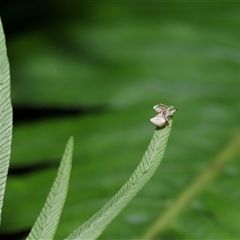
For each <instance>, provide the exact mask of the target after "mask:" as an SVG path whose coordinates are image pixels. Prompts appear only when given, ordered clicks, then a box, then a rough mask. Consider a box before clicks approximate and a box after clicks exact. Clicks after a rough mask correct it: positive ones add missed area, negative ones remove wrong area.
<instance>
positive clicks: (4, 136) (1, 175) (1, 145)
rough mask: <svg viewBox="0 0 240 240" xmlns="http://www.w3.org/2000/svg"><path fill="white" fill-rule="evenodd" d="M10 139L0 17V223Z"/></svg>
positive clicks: (5, 58) (8, 106) (4, 46)
mask: <svg viewBox="0 0 240 240" xmlns="http://www.w3.org/2000/svg"><path fill="white" fill-rule="evenodd" d="M11 141H12V105H11V99H10V73H9V63H8V58H7V50H6V45H5V37H4V33H3V28H2V22H1V18H0V224H1V215H2V206H3V197H4V192H5V187H6V181H7V173H8V168H9V162H10V153H11Z"/></svg>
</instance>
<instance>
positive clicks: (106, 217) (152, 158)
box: [65, 120, 172, 240]
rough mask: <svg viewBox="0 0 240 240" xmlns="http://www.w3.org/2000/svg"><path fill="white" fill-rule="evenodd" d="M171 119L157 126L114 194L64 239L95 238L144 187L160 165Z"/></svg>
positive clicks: (89, 239)
mask: <svg viewBox="0 0 240 240" xmlns="http://www.w3.org/2000/svg"><path fill="white" fill-rule="evenodd" d="M171 127H172V120H170V123H169V125H168V126H167V127H165V128H163V129H159V128H157V129H156V130H155V132H154V135H153V137H152V140H151V142H150V144H149V146H148V148H147V150H146V152H145V154H144V156H143V159H142V161H141V162H140V163H139V165H138V166H137V168H136V170H135V171H134V172H133V174H132V175H131V177H130V179H129V180H128V181H127V182H126V183H125V184H124V185H123V186H122V188H121V189H120V190H119V191H118V192H117V193H116V194H115V196H114V197H113V198H112V199H111V200H110V201H109V202H108V203H107V204H106V205H105V206H103V208H101V209H100V210H99V211H98V212H97V213H95V214H94V215H93V216H92V217H91V218H90V219H89V220H87V221H86V222H85V223H84V224H83V225H81V226H79V227H78V228H77V229H75V230H74V231H73V232H72V233H71V234H70V235H69V236H68V237H67V238H65V240H70V239H88V240H91V239H96V238H97V237H98V236H100V234H101V233H102V232H103V230H104V229H105V228H106V227H107V225H108V224H109V223H110V222H111V221H112V220H113V219H114V218H115V217H116V216H117V215H118V214H119V213H120V212H121V211H122V209H123V208H124V207H125V206H126V205H127V204H128V203H129V202H130V201H131V200H132V199H133V197H134V196H135V195H136V194H137V193H138V192H139V191H140V190H141V189H142V188H143V187H144V185H145V184H146V183H147V182H148V181H149V179H150V178H151V177H152V176H153V174H154V173H155V171H156V170H157V168H158V166H159V165H160V163H161V161H162V158H163V155H164V152H165V148H166V145H167V141H168V138H169V134H170V131H171Z"/></svg>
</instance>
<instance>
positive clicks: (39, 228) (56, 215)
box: [27, 137, 73, 240]
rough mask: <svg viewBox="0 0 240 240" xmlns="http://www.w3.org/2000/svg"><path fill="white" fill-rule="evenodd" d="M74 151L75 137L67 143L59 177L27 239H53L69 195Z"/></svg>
mask: <svg viewBox="0 0 240 240" xmlns="http://www.w3.org/2000/svg"><path fill="white" fill-rule="evenodd" d="M72 153H73V137H71V138H70V139H69V141H68V143H67V146H66V148H65V152H64V155H63V157H62V160H61V164H60V166H59V169H58V173H57V177H56V179H55V181H54V183H53V186H52V189H51V191H50V193H49V194H48V197H47V200H46V202H45V204H44V206H43V209H42V211H41V213H40V214H39V216H38V218H37V221H36V222H35V224H34V226H33V228H32V230H31V232H30V234H29V236H28V237H27V240H30V239H34V240H36V239H53V237H54V234H55V232H56V229H57V226H58V222H59V219H60V216H61V212H62V209H63V205H64V203H65V200H66V196H67V191H68V184H69V178H70V172H71V163H72Z"/></svg>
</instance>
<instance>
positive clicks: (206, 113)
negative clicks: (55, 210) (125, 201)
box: [0, 1, 240, 239]
mask: <svg viewBox="0 0 240 240" xmlns="http://www.w3.org/2000/svg"><path fill="white" fill-rule="evenodd" d="M239 12H240V3H233V2H232V3H230V2H225V3H223V2H222V3H220V2H212V3H207V2H202V3H197V2H195V3H186V2H134V1H133V2H124V1H123V2H109V1H108V2H80V1H1V7H0V16H1V18H2V22H3V27H4V30H5V34H6V41H7V47H8V56H9V61H10V67H11V81H12V101H13V107H14V130H13V145H12V147H13V148H12V157H11V165H10V172H9V178H8V183H7V189H6V196H5V203H4V208H3V222H2V228H1V234H2V235H1V239H21V238H22V237H23V236H24V235H25V234H26V233H27V232H28V231H29V230H30V228H31V226H32V225H33V223H34V221H35V220H36V218H37V216H38V213H39V212H40V210H41V207H42V206H43V203H44V201H45V199H46V196H47V193H48V191H49V190H50V187H51V184H52V182H53V180H54V178H55V176H56V172H57V168H58V164H59V161H60V159H61V156H62V153H63V150H64V147H65V144H66V143H67V140H68V138H69V137H70V136H71V135H73V136H74V138H75V149H74V159H73V170H72V175H71V180H70V186H69V194H68V198H67V201H66V204H65V207H64V210H63V215H62V218H61V222H60V225H59V229H58V232H57V235H56V238H58V239H62V238H63V237H66V236H67V235H68V234H69V233H70V232H72V230H74V229H75V228H76V227H77V226H78V225H79V224H81V223H83V222H84V221H85V220H87V219H88V218H89V217H90V216H91V215H92V214H93V213H94V212H96V211H97V210H98V209H100V208H101V207H102V206H103V205H104V204H105V203H106V202H107V201H108V200H109V199H110V198H111V197H112V196H113V195H114V194H115V193H116V192H117V191H118V189H119V188H120V187H121V186H122V184H123V183H124V182H125V181H127V179H128V178H129V176H130V175H131V173H132V172H133V171H134V169H135V167H136V166H137V164H138V163H139V161H140V160H141V157H142V155H143V153H144V151H145V150H146V148H147V146H148V143H149V141H150V139H151V137H152V134H153V131H154V126H153V125H152V124H151V123H150V121H149V119H150V118H151V117H153V116H154V115H155V113H154V111H153V109H152V106H153V105H155V104H157V103H164V104H166V105H173V106H175V107H177V108H178V109H179V111H178V112H177V113H176V114H175V117H174V124H173V128H172V132H171V135H170V139H169V144H168V147H167V150H166V154H165V157H164V160H163V162H162V164H161V166H160V168H159V169H158V171H157V173H156V174H155V176H154V177H153V178H152V179H151V181H150V182H149V183H148V184H147V185H146V187H145V188H144V189H143V190H142V191H141V192H140V194H139V195H138V196H137V197H136V198H135V199H134V200H133V201H132V202H131V203H130V205H128V206H127V208H126V209H125V210H124V211H123V212H122V213H121V214H120V215H119V216H118V217H117V218H116V219H115V220H114V221H113V222H112V223H111V225H110V226H109V227H108V228H107V229H106V231H105V232H104V233H103V234H102V236H101V238H100V239H131V238H135V239H139V238H140V237H141V236H142V235H143V233H144V232H145V231H147V229H148V228H149V227H150V226H151V224H153V222H154V221H155V220H156V219H157V217H158V216H159V214H161V213H163V212H164V211H165V210H166V209H168V208H171V206H172V203H173V201H174V200H175V199H176V198H177V197H178V196H179V195H180V194H181V193H182V192H183V191H184V190H185V189H186V188H187V186H188V185H189V184H191V182H192V181H194V178H195V176H197V175H199V174H201V173H202V171H203V170H204V169H205V167H206V166H208V164H210V163H211V162H212V161H213V159H214V158H215V157H216V156H217V155H219V154H221V151H222V149H224V148H225V146H226V145H227V144H228V143H229V142H230V141H231V140H232V139H233V138H234V136H235V135H236V134H239V116H240V79H239V77H240V31H239V27H240V14H239ZM239 169H240V161H239V154H235V155H234V157H233V158H232V159H230V160H229V163H228V164H227V165H226V166H225V168H224V169H223V170H222V171H219V173H218V175H217V178H216V179H214V181H211V183H210V184H208V185H207V186H206V187H205V188H204V190H202V191H201V193H200V194H199V195H197V196H195V197H194V198H193V199H192V201H191V202H190V203H189V204H188V206H187V207H186V208H183V209H182V211H181V214H180V215H179V216H178V218H177V219H176V220H175V221H174V222H172V223H171V224H169V226H168V228H167V230H166V231H164V232H163V233H162V234H161V235H160V236H159V239H220V238H222V239H238V238H240V190H239V183H240V174H239V171H240V170H239Z"/></svg>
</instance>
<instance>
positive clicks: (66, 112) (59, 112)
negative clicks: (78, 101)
mask: <svg viewBox="0 0 240 240" xmlns="http://www.w3.org/2000/svg"><path fill="white" fill-rule="evenodd" d="M105 111H107V108H106V106H103V105H100V106H87V107H78V108H77V107H66V108H64V107H44V106H27V105H18V106H13V122H14V124H15V125H16V124H19V123H26V122H35V121H39V120H43V119H51V118H59V117H70V116H77V115H88V114H100V113H103V112H105Z"/></svg>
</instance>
